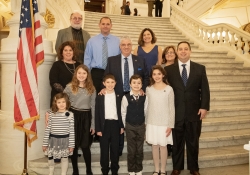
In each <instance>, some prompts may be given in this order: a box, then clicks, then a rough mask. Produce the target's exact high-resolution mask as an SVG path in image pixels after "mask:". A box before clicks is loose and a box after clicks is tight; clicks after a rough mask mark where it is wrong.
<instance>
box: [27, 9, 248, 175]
mask: <svg viewBox="0 0 250 175" xmlns="http://www.w3.org/2000/svg"><path fill="white" fill-rule="evenodd" d="M105 15H107V14H101V13H94V12H85V18H86V19H85V25H84V28H85V29H86V30H87V31H88V32H89V33H90V34H91V36H94V35H96V34H98V33H99V28H98V23H99V20H100V18H101V17H102V16H105ZM107 16H110V17H111V19H112V21H113V27H112V34H114V35H116V36H122V35H129V36H130V37H131V38H132V40H133V44H134V47H135V46H136V45H137V40H138V37H139V34H140V32H141V30H142V29H144V28H151V29H152V30H153V31H154V32H155V34H156V37H157V44H158V45H159V46H161V47H162V48H164V47H165V46H168V45H175V46H176V45H177V43H178V42H180V41H182V40H187V41H188V39H187V38H186V37H185V36H184V35H182V34H181V33H180V32H179V31H177V30H176V29H175V28H174V26H173V25H172V24H171V23H170V20H169V19H168V18H147V17H139V16H138V17H131V16H121V15H107ZM190 43H191V47H192V54H191V59H192V61H195V62H198V63H200V64H203V65H205V66H206V70H207V75H208V80H209V84H210V91H211V108H210V111H209V113H208V115H207V117H206V118H205V119H204V120H203V125H202V134H201V137H200V153H199V165H200V168H207V167H219V166H228V165H238V164H246V163H248V162H249V159H248V151H246V150H244V149H243V145H244V144H246V143H248V142H249V140H250V78H249V77H250V68H245V67H243V62H241V61H236V60H235V58H234V57H232V56H227V52H224V51H216V52H210V51H206V50H202V49H199V47H198V46H196V45H194V43H192V42H190ZM91 149H92V168H93V173H94V174H101V170H100V163H99V153H100V149H99V144H98V143H93V145H92V147H91ZM126 153H127V150H126V142H125V148H124V153H123V155H122V156H121V157H120V170H119V173H127V166H126ZM144 153H145V156H144V162H143V164H144V169H143V172H152V171H153V170H154V168H153V161H152V155H151V147H150V145H148V144H147V143H145V144H144ZM79 160H80V161H79V167H80V174H85V164H84V161H83V158H82V157H80V159H79ZM29 169H30V170H32V171H34V172H36V173H37V174H48V167H47V158H45V157H43V158H40V159H36V160H30V161H29ZM167 170H168V171H170V170H172V161H171V157H169V158H168V162H167ZM56 174H60V165H57V167H56ZM68 174H72V166H71V164H70V165H69V170H68Z"/></svg>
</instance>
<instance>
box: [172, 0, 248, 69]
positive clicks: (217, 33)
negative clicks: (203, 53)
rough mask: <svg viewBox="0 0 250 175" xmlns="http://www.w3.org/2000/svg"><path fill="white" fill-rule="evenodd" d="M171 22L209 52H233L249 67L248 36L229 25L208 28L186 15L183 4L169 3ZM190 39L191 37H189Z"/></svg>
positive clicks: (222, 24)
mask: <svg viewBox="0 0 250 175" xmlns="http://www.w3.org/2000/svg"><path fill="white" fill-rule="evenodd" d="M171 9H172V10H171V18H170V20H171V22H172V24H174V25H175V27H176V28H178V29H179V30H180V31H182V33H184V34H186V35H188V36H192V40H194V42H196V43H197V44H199V45H202V46H203V47H204V48H207V49H210V50H218V49H219V48H220V49H223V50H228V51H232V52H234V55H235V56H236V57H241V58H242V59H243V60H244V61H247V62H248V65H250V64H249V63H250V54H249V44H248V43H250V34H249V33H247V32H245V31H243V30H240V29H238V28H236V27H234V26H232V25H230V24H225V23H221V24H216V25H212V26H209V25H207V24H205V23H204V22H202V21H200V20H198V19H197V18H195V17H193V16H192V15H190V14H188V13H186V11H185V9H184V7H183V4H180V3H179V6H177V4H176V1H175V0H172V1H171ZM190 38H191V37H190Z"/></svg>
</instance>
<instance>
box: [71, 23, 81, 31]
mask: <svg viewBox="0 0 250 175" xmlns="http://www.w3.org/2000/svg"><path fill="white" fill-rule="evenodd" d="M71 27H73V28H74V29H80V28H81V27H82V23H80V24H74V23H73V22H72V23H71Z"/></svg>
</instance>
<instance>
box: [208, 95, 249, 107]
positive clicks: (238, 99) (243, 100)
mask: <svg viewBox="0 0 250 175" xmlns="http://www.w3.org/2000/svg"><path fill="white" fill-rule="evenodd" d="M241 104H250V95H247V96H246V95H234V96H232V95H230V96H228V95H224V96H212V95H211V98H210V106H211V107H213V106H218V105H219V106H220V105H224V106H226V105H232V106H233V105H241Z"/></svg>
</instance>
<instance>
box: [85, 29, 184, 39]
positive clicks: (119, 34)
mask: <svg viewBox="0 0 250 175" xmlns="http://www.w3.org/2000/svg"><path fill="white" fill-rule="evenodd" d="M84 29H85V30H87V31H88V32H89V34H90V35H91V36H95V35H96V34H98V32H99V33H100V30H96V29H95V28H84ZM111 33H115V36H117V37H122V36H124V33H125V32H124V31H119V30H114V29H113V28H112V29H111ZM127 35H129V37H130V38H131V39H132V40H133V41H134V42H135V41H137V40H138V38H139V35H140V31H133V32H130V33H129V34H127ZM155 36H156V38H157V43H158V40H159V39H160V41H161V40H166V39H175V40H181V41H182V40H187V38H185V37H184V36H182V35H181V34H180V33H176V32H175V33H173V32H172V35H166V34H157V33H155Z"/></svg>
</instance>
